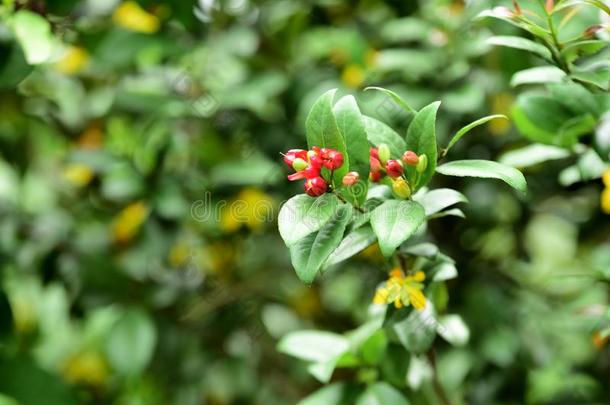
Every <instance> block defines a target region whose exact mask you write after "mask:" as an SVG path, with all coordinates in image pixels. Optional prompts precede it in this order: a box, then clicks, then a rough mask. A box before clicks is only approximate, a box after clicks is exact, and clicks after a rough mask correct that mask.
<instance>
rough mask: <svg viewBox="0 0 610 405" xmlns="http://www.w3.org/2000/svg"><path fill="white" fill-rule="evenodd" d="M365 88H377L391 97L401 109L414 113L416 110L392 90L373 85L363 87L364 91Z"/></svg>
mask: <svg viewBox="0 0 610 405" xmlns="http://www.w3.org/2000/svg"><path fill="white" fill-rule="evenodd" d="M367 90H377V91H380V92H382V93H385V94H386V95H387V96H389V97H391V98H392V100H394V102H396V104H398V105H399V106H401V107H402V109H403V110H405V111H406V112H407V113H409V114H415V113H416V112H417V111H416V110H414V109H413V108H411V106H410V105H408V104H407V103H406V102H405V101H404V100H403V99H402V97H400V96H399V95H398V94H396V93H394V92H393V91H392V90H388V89H384V88H383V87H374V86H369V87H367V88H365V89H364V91H367Z"/></svg>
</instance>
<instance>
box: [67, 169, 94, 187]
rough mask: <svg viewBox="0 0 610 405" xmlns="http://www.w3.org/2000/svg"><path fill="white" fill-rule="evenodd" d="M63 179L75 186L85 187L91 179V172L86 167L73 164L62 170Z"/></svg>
mask: <svg viewBox="0 0 610 405" xmlns="http://www.w3.org/2000/svg"><path fill="white" fill-rule="evenodd" d="M63 177H64V178H65V179H66V180H68V181H69V182H70V183H72V184H74V185H75V186H79V187H82V186H86V185H87V184H89V182H90V181H91V179H93V170H91V168H90V167H89V166H87V165H83V164H78V163H74V164H71V165H68V167H66V168H65V169H64V172H63Z"/></svg>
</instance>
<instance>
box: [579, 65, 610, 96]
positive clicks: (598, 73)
mask: <svg viewBox="0 0 610 405" xmlns="http://www.w3.org/2000/svg"><path fill="white" fill-rule="evenodd" d="M570 77H572V79H574V80H578V81H580V82H584V83H589V84H592V85H594V86H596V87H599V88H600V89H602V90H604V91H608V89H610V69H608V68H604V69H599V70H580V71H575V72H572V74H571V75H570Z"/></svg>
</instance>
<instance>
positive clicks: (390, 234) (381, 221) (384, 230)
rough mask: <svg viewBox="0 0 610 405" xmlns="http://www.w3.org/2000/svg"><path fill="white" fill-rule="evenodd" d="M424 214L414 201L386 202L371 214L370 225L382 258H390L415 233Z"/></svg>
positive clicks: (419, 205) (423, 219)
mask: <svg viewBox="0 0 610 405" xmlns="http://www.w3.org/2000/svg"><path fill="white" fill-rule="evenodd" d="M425 219H426V213H425V211H424V208H423V207H422V206H421V204H419V203H417V202H415V201H401V200H388V201H386V202H384V203H383V204H381V205H380V206H379V207H377V208H375V210H374V211H373V212H372V213H371V225H372V227H373V231H374V232H375V234H376V235H377V239H378V240H379V247H380V248H381V253H383V255H384V256H386V257H390V256H391V255H392V254H393V253H394V251H395V250H396V248H397V247H398V246H400V244H401V243H402V242H404V241H405V240H407V239H408V238H409V237H410V236H411V235H413V234H414V233H415V231H417V228H419V226H420V225H421V224H422V223H423V222H424V221H425Z"/></svg>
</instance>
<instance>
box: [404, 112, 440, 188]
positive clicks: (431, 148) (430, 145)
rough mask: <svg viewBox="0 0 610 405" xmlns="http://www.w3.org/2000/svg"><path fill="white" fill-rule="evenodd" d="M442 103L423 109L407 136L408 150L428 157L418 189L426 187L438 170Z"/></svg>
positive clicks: (410, 126) (414, 119)
mask: <svg viewBox="0 0 610 405" xmlns="http://www.w3.org/2000/svg"><path fill="white" fill-rule="evenodd" d="M440 104H441V103H440V101H435V102H434V103H431V104H428V105H427V106H425V107H424V108H422V109H421V110H420V111H419V112H418V113H417V114H416V115H415V117H414V118H413V121H411V124H410V125H409V129H408V130H407V136H406V148H407V150H411V151H413V152H415V153H417V154H418V155H422V154H424V155H426V156H427V157H428V166H427V167H426V170H425V171H424V172H423V173H422V174H421V177H420V178H419V182H418V183H417V186H418V188H419V187H422V186H424V185H426V184H427V183H428V182H429V181H430V179H431V178H432V176H433V175H434V169H435V168H436V159H437V153H438V151H437V149H436V112H437V111H438V107H439V106H440Z"/></svg>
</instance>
